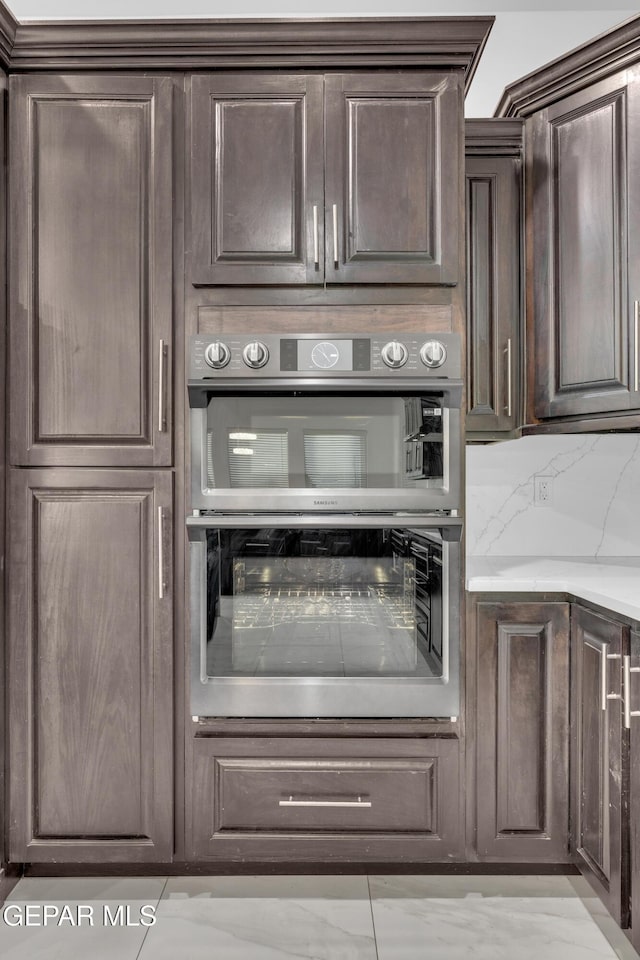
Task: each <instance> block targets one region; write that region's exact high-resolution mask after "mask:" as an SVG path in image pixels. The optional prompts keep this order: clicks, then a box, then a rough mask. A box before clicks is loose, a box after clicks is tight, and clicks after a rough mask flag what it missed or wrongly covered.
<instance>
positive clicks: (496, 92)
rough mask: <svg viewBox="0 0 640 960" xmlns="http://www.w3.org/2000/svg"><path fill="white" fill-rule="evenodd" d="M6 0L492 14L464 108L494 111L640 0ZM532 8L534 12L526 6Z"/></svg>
mask: <svg viewBox="0 0 640 960" xmlns="http://www.w3.org/2000/svg"><path fill="white" fill-rule="evenodd" d="M614 4H615V8H616V9H615V10H610V9H608V8H607V6H606V5H605V4H603V3H602V2H596V0H560V2H554V0H538V2H536V8H535V10H532V9H530V8H531V6H532V0H495V2H493V3H491V5H490V6H488V0H453V3H452V6H451V8H450V9H448V10H443V9H442V7H443V6H444V4H443V2H442V0H397V2H394V0H323V2H322V3H318V0H267V2H264V0H262V2H260V0H233V4H230V3H229V0H9V6H10V7H11V10H12V11H13V13H14V15H15V16H16V17H17V19H18V20H76V19H79V20H87V19H96V20H100V19H109V20H118V19H122V20H128V19H163V18H168V19H179V18H188V17H202V18H205V19H209V18H213V19H215V18H225V19H227V18H237V19H242V18H256V19H261V18H280V17H304V18H307V17H314V18H318V17H319V18H322V17H376V16H377V17H384V16H396V17H403V16H404V17H411V16H414V17H416V16H455V15H456V14H461V15H467V16H469V15H478V14H493V15H495V17H496V22H495V24H494V26H493V29H492V31H491V35H490V37H489V41H488V43H487V46H486V48H485V50H484V53H483V55H482V59H481V61H480V64H479V66H478V69H477V72H476V75H475V77H474V80H473V83H472V86H471V89H470V91H469V93H468V95H467V100H466V107H465V112H466V115H467V116H469V117H483V116H484V117H486V116H491V115H492V113H493V111H494V109H495V107H496V105H497V103H498V100H499V99H500V96H501V94H502V91H503V90H504V88H505V86H507V85H508V84H510V83H512V82H513V81H514V80H517V79H519V78H520V77H523V76H525V75H526V74H527V73H530V72H531V71H532V70H535V69H536V68H537V67H540V66H542V65H543V64H544V63H548V62H549V60H553V59H555V58H556V57H559V56H561V55H562V54H563V53H566V52H567V51H568V50H571V49H572V48H573V47H576V46H579V45H580V44H582V43H585V42H586V41H587V40H590V39H591V38H592V37H595V36H597V35H598V34H600V33H602V32H603V31H604V30H608V29H609V28H610V27H612V26H614V25H615V24H617V23H620V22H621V21H623V20H626V19H627V18H628V17H630V16H631V15H632V14H634V13H635V14H637V13H638V4H637V0H635V2H634V0H614ZM527 8H529V9H527Z"/></svg>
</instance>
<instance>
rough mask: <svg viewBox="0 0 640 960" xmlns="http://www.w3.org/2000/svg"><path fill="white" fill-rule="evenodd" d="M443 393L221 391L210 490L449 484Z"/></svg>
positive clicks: (215, 408)
mask: <svg viewBox="0 0 640 960" xmlns="http://www.w3.org/2000/svg"><path fill="white" fill-rule="evenodd" d="M446 422H447V410H446V408H445V407H444V404H443V399H442V396H441V395H437V394H434V395H429V396H426V395H425V396H411V397H399V396H379V395H376V396H347V397H345V396H340V397H336V396H334V395H331V396H325V395H322V394H318V395H314V396H288V397H265V396H256V397H246V396H245V397H226V396H224V397H218V396H214V397H212V398H211V400H210V401H209V406H208V411H207V488H208V489H211V490H214V489H223V488H238V487H243V488H247V487H249V488H251V487H253V488H256V489H258V488H277V487H289V488H296V489H302V488H319V489H322V488H334V489H335V488H339V489H354V488H361V487H369V488H372V489H380V488H391V489H398V488H401V487H420V486H422V487H440V488H441V487H444V486H446V485H447V483H448V477H447V476H446V470H447V456H446V449H445V448H446Z"/></svg>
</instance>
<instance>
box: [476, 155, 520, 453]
mask: <svg viewBox="0 0 640 960" xmlns="http://www.w3.org/2000/svg"><path fill="white" fill-rule="evenodd" d="M466 180H467V206H466V213H467V218H466V223H467V264H466V267H467V420H466V428H467V436H469V434H477V435H479V436H485V435H486V436H487V438H489V437H492V436H495V435H496V434H500V433H501V432H502V433H508V432H509V431H511V430H515V429H516V428H517V427H518V425H519V423H520V419H519V408H520V403H519V397H520V262H521V257H520V249H521V242H520V160H519V159H515V158H513V157H499V156H496V157H484V156H483V157H480V156H470V157H467V160H466Z"/></svg>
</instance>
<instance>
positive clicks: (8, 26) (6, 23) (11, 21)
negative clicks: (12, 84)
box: [0, 0, 18, 70]
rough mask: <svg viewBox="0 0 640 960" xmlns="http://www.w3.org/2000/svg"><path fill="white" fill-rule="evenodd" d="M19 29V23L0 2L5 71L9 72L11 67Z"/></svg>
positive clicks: (1, 62) (1, 53)
mask: <svg viewBox="0 0 640 960" xmlns="http://www.w3.org/2000/svg"><path fill="white" fill-rule="evenodd" d="M17 29H18V21H17V20H16V18H15V17H14V15H13V14H12V13H11V11H10V10H9V8H8V7H5V5H4V3H3V2H2V0H0V66H1V67H2V69H3V70H8V69H9V67H10V65H11V51H12V50H13V44H14V41H15V38H16V31H17Z"/></svg>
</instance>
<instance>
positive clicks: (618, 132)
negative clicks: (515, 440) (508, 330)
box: [529, 68, 640, 429]
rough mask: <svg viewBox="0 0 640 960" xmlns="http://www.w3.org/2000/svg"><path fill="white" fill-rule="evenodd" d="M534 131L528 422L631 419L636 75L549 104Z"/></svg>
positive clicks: (639, 81)
mask: <svg viewBox="0 0 640 960" xmlns="http://www.w3.org/2000/svg"><path fill="white" fill-rule="evenodd" d="M530 127H531V130H530V133H531V156H530V160H529V164H530V171H529V172H530V184H531V188H530V214H531V228H532V236H533V247H532V259H531V264H532V266H531V271H532V273H531V280H532V297H533V341H534V342H533V344H532V347H533V351H532V353H533V357H534V371H533V374H534V397H533V401H534V402H533V414H534V416H535V417H537V418H538V419H545V418H563V417H581V418H596V417H598V416H602V415H608V414H612V413H624V412H628V411H632V410H638V408H640V392H639V391H640V385H639V382H638V377H639V374H638V362H639V361H638V352H639V351H640V343H639V336H640V332H639V330H638V324H639V318H638V302H639V300H640V235H639V232H638V230H637V223H638V220H639V219H640V72H639V71H638V69H637V68H634V69H630V70H626V71H623V72H621V73H618V74H615V75H613V76H611V77H609V78H607V79H604V80H600V81H599V82H597V83H593V84H591V85H590V86H586V87H584V89H581V90H579V91H578V92H576V93H573V94H572V95H570V96H567V97H564V98H563V99H559V100H555V101H554V102H552V103H551V104H550V105H549V106H547V107H546V108H545V109H544V110H542V111H540V112H538V113H536V114H534V116H533V117H532V119H531V120H530ZM596 427H597V421H595V423H594V427H593V428H594V429H595V428H596Z"/></svg>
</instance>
